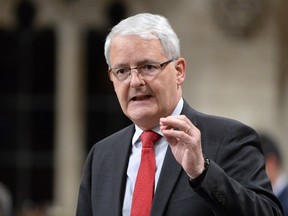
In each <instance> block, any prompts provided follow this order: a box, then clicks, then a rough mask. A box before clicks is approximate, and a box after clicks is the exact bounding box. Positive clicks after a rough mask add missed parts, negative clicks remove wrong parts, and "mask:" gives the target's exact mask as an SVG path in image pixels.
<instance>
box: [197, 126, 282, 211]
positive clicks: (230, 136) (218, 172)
mask: <svg viewBox="0 0 288 216" xmlns="http://www.w3.org/2000/svg"><path fill="white" fill-rule="evenodd" d="M207 156H208V157H209V153H208V155H207ZM211 156H212V159H211V158H210V165H209V168H208V169H207V171H206V174H205V177H204V179H203V180H202V182H201V184H200V185H199V186H198V187H197V188H196V189H195V191H196V192H197V193H198V194H199V195H200V196H201V197H202V198H204V200H205V202H206V203H207V204H208V205H209V206H210V208H211V210H212V211H213V213H214V214H215V215H217V216H224V215H233V216H248V215H251V216H257V215H258V216H273V215H274V216H281V215H283V213H282V208H281V207H280V206H281V205H280V204H279V202H278V200H277V198H276V197H275V196H274V195H273V194H272V190H271V185H270V181H269V179H268V177H267V175H266V172H265V161H264V157H263V155H262V154H261V147H260V142H259V139H258V136H257V134H256V132H255V131H254V130H253V129H251V128H250V127H247V126H245V125H242V124H240V123H239V124H235V125H233V126H232V127H231V128H230V129H229V130H227V133H225V135H224V136H223V137H222V138H221V143H220V144H219V147H218V149H217V150H216V152H214V153H213V154H211Z"/></svg>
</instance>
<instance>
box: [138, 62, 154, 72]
mask: <svg viewBox="0 0 288 216" xmlns="http://www.w3.org/2000/svg"><path fill="white" fill-rule="evenodd" d="M140 69H141V70H143V71H145V72H154V71H155V70H157V69H158V67H157V64H145V65H142V66H141V67H140Z"/></svg>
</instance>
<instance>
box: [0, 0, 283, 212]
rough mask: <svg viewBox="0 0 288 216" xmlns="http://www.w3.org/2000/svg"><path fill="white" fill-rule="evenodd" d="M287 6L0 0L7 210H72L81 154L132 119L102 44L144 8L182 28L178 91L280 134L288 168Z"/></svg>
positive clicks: (275, 1) (274, 0)
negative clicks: (182, 74)
mask: <svg viewBox="0 0 288 216" xmlns="http://www.w3.org/2000/svg"><path fill="white" fill-rule="evenodd" d="M287 11H288V1H287V0H234V1H231V0H194V1H191V0H178V1H172V0H158V1H155V0H153V1H152V0H137V1H133V0H122V1H120V0H119V1H113V0H30V1H27V0H0V182H1V184H0V202H1V203H5V205H4V204H3V205H4V206H5V208H3V209H4V210H3V212H4V211H6V212H9V209H12V214H10V215H17V216H24V215H25V216H26V215H29V216H34V215H37V216H38V215H39V216H40V215H41V216H42V215H43V216H44V215H45V216H46V215H47V216H66V215H67V216H70V215H74V214H75V208H76V201H77V193H78V187H79V181H80V177H81V173H82V167H83V163H84V159H85V157H86V155H87V152H88V151H89V149H90V148H91V146H92V145H93V144H94V143H95V142H97V141H98V140H100V139H102V138H104V137H105V136H107V135H109V134H111V133H113V132H115V131H117V130H118V129H120V128H122V127H124V126H126V125H128V124H130V121H129V120H128V119H127V118H126V117H125V116H124V115H123V114H122V112H121V109H120V106H119V104H118V101H117V99H116V96H115V95H114V91H113V87H112V83H111V82H110V81H109V79H108V77H107V73H106V71H107V66H106V63H105V60H104V56H103V44H104V40H105V36H106V34H107V33H108V31H109V29H110V28H111V26H113V25H114V24H115V23H117V22H118V21H119V20H121V19H123V18H125V17H127V16H130V15H133V14H136V13H139V12H151V13H158V14H162V15H164V16H166V17H167V18H168V19H169V20H170V24H171V25H172V27H173V28H174V29H175V31H176V33H177V34H178V36H179V38H180V41H181V48H182V51H181V52H182V56H183V57H185V58H186V60H187V62H188V67H187V72H188V74H187V78H186V81H185V84H184V98H185V99H186V100H187V101H188V102H189V103H190V104H191V105H192V106H193V107H194V108H195V109H198V110H200V111H202V112H205V113H210V114H215V115H222V116H226V117H229V118H234V119H237V120H239V121H242V122H244V123H245V124H248V125H250V126H252V127H253V128H255V129H256V130H257V131H258V132H259V133H266V134H269V135H271V136H272V137H274V138H275V139H277V140H278V143H279V144H280V148H281V152H282V153H283V154H284V169H285V170H287V169H288V168H287V166H288V161H287V159H286V158H285V155H286V154H287V155H288V142H287V140H288V133H287V132H288V131H287V128H288V13H287ZM1 205H2V204H1ZM3 215H4V216H6V215H9V213H7V214H4V213H3Z"/></svg>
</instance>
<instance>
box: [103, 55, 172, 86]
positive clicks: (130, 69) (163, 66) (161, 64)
mask: <svg viewBox="0 0 288 216" xmlns="http://www.w3.org/2000/svg"><path fill="white" fill-rule="evenodd" d="M174 60H175V59H170V60H168V61H165V62H162V63H159V62H154V63H150V64H159V68H157V70H159V71H158V73H159V72H160V70H163V69H164V68H165V67H166V66H167V65H168V64H170V63H171V62H172V61H174ZM144 65H149V63H147V64H141V65H138V66H137V67H134V68H130V67H123V68H125V69H129V73H128V76H127V77H126V78H125V79H119V77H118V76H117V75H116V74H115V72H114V70H115V68H114V69H113V68H110V69H109V70H108V73H109V74H110V72H111V73H112V74H113V75H114V76H115V78H116V79H117V80H118V81H124V80H126V79H127V78H128V77H130V76H131V73H132V70H135V69H136V70H137V73H138V75H139V74H141V72H140V71H139V68H141V67H143V66H144ZM116 69H118V68H116ZM119 69H121V68H119ZM158 73H156V74H155V75H154V76H156V75H157V74H158ZM154 76H153V77H154Z"/></svg>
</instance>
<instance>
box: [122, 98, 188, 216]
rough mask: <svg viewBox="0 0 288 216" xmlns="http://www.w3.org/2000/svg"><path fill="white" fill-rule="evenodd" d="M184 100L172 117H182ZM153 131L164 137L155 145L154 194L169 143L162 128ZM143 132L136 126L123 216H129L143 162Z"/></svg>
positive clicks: (179, 103)
mask: <svg viewBox="0 0 288 216" xmlns="http://www.w3.org/2000/svg"><path fill="white" fill-rule="evenodd" d="M183 103H184V102H183V99H182V98H181V99H180V100H179V102H178V104H177V106H176V108H175V110H174V111H173V113H172V115H180V113H181V111H182V108H183ZM153 131H155V132H156V133H158V134H160V135H161V136H162V137H161V138H160V139H159V140H158V141H157V142H156V143H155V144H154V153H155V158H156V173H155V188H154V192H155V191H156V187H157V184H158V180H159V176H160V172H161V169H162V165H163V161H164V157H165V154H166V151H167V147H168V143H167V142H166V140H165V139H164V138H163V134H162V133H161V131H160V126H157V127H156V128H153ZM142 132H143V130H141V129H140V128H139V127H138V126H137V125H135V133H134V135H133V139H132V151H131V155H130V158H129V163H128V168H127V181H126V189H125V196H124V203H123V209H122V215H123V216H129V215H130V210H131V204H132V196H133V190H134V185H135V181H136V177H137V173H138V168H139V165H140V161H141V150H142V142H141V140H140V135H141V134H142Z"/></svg>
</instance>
